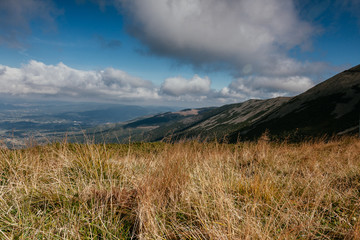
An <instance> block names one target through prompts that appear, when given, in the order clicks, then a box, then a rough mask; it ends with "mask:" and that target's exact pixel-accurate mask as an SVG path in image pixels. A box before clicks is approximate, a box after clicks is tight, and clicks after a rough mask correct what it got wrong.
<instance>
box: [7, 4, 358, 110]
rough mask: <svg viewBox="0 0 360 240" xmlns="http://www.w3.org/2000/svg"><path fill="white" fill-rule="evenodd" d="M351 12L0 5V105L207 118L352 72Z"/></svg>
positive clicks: (313, 7)
mask: <svg viewBox="0 0 360 240" xmlns="http://www.w3.org/2000/svg"><path fill="white" fill-rule="evenodd" d="M358 12H360V2H359V1H358V0H343V1H338V0H333V1H330V0H321V1H320V0H317V1H310V0H303V1H301V0H192V1H190V0H147V1H143V0H131V1H130V0H73V1H70V0H12V1H6V0H0V84H1V86H2V87H1V89H0V94H1V96H2V97H12V98H19V99H27V98H36V99H40V100H44V101H46V100H48V99H52V100H71V101H93V102H102V101H107V102H117V103H123V104H138V105H174V106H175V105H176V106H184V107H185V106H186V107H192V106H209V105H223V104H226V103H233V102H241V101H245V100H247V99H250V98H270V97H277V96H294V95H296V94H298V93H301V92H303V91H305V90H307V89H309V88H310V87H312V86H314V85H315V84H317V83H319V82H321V81H323V80H325V79H326V78H328V77H330V76H332V75H333V74H335V73H337V72H339V71H342V70H344V69H347V68H349V67H352V66H355V65H358V64H360V61H359V56H360V48H359V47H358V45H359V42H360V15H359V14H358Z"/></svg>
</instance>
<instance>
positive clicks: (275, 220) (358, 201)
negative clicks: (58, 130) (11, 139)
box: [0, 138, 360, 239]
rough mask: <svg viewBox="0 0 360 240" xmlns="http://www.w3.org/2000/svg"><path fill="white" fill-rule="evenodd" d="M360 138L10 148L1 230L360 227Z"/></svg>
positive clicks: (164, 232)
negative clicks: (305, 141) (283, 141)
mask: <svg viewBox="0 0 360 240" xmlns="http://www.w3.org/2000/svg"><path fill="white" fill-rule="evenodd" d="M359 208H360V140H358V139H355V138H344V139H341V140H334V141H330V142H327V143H324V142H312V143H310V142H307V143H302V144H296V145H294V144H287V143H269V142H266V141H260V142H249V143H239V144H237V145H226V144H217V143H203V144H201V143H196V142H190V143H176V144H165V143H156V144H145V143H144V144H131V145H93V144H87V145H80V144H65V143H63V144H53V145H49V146H41V147H33V148H28V149H25V150H8V149H1V150H0V239H131V238H133V239H356V238H357V239H360V209H359Z"/></svg>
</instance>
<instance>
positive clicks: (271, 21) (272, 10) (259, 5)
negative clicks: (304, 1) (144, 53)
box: [119, 0, 314, 74]
mask: <svg viewBox="0 0 360 240" xmlns="http://www.w3.org/2000/svg"><path fill="white" fill-rule="evenodd" d="M119 1H120V2H121V3H122V7H123V9H125V11H127V12H128V15H129V17H130V18H131V19H132V21H129V22H128V29H129V31H130V33H132V34H133V35H134V36H135V37H137V38H139V39H140V40H141V41H142V42H143V43H144V44H145V45H146V46H147V47H148V48H149V51H150V52H151V53H155V54H158V55H162V56H167V57H172V58H175V59H177V60H179V61H185V62H190V63H192V64H194V65H200V66H201V65H207V64H216V63H226V64H228V65H231V66H232V67H233V68H234V69H236V71H238V72H240V73H241V74H244V73H243V72H241V70H242V69H243V68H244V67H245V66H249V65H250V66H251V71H247V72H246V73H245V74H251V73H253V72H261V71H266V70H268V68H269V65H270V64H269V63H271V62H273V61H274V59H278V58H283V59H288V57H287V51H288V50H289V49H292V48H293V47H295V46H303V45H304V44H308V41H309V38H310V36H311V34H312V33H313V30H314V29H313V28H312V26H311V25H310V24H309V23H307V22H305V21H302V20H301V19H300V18H299V17H298V14H297V11H296V9H295V6H294V4H293V1H285V0H221V1H220V0H192V1H188V0H147V1H143V0H119ZM293 61H295V60H293ZM249 69H250V68H245V70H249Z"/></svg>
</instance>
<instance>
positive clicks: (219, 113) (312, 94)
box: [87, 65, 360, 142]
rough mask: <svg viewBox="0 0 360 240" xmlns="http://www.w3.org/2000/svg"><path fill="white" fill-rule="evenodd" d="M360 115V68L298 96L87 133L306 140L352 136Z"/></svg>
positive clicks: (108, 137)
mask: <svg viewBox="0 0 360 240" xmlns="http://www.w3.org/2000/svg"><path fill="white" fill-rule="evenodd" d="M359 114H360V65H359V66H357V67H354V68H351V69H349V70H346V71H344V72H342V73H339V74H337V75H335V76H334V77H332V78H330V79H328V80H326V81H324V82H322V83H320V84H318V85H316V86H315V87H313V88H311V89H309V90H308V91H306V92H304V93H302V94H299V95H298V96H295V97H292V98H287V97H278V98H273V99H267V100H259V99H251V100H248V101H246V102H242V103H236V104H229V105H224V106H221V107H212V108H199V109H185V110H182V111H178V112H166V113H161V114H157V115H150V116H144V117H141V118H137V119H134V120H131V121H128V122H125V123H119V124H110V125H103V126H100V127H96V128H93V129H90V130H88V131H87V134H88V135H91V136H92V138H93V139H95V141H96V142H104V141H105V142H128V141H129V139H131V140H132V141H160V140H165V141H177V140H183V139H187V140H191V139H198V140H201V141H204V140H209V141H211V140H215V139H217V140H221V141H222V140H225V141H230V142H236V141H238V140H248V139H256V138H258V137H260V136H261V135H262V134H263V133H264V132H269V133H270V135H271V136H272V137H273V138H277V139H279V138H280V139H284V138H286V139H288V140H303V139H306V138H312V137H318V136H324V135H327V136H333V135H343V134H354V133H356V132H357V131H358V126H359Z"/></svg>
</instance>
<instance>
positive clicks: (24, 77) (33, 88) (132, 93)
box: [0, 60, 159, 101]
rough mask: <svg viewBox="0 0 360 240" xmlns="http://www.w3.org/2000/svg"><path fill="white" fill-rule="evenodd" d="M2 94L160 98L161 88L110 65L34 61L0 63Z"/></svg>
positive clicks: (80, 97)
mask: <svg viewBox="0 0 360 240" xmlns="http://www.w3.org/2000/svg"><path fill="white" fill-rule="evenodd" d="M0 85H1V88H0V93H3V94H9V95H16V96H33V95H37V96H38V95H40V96H53V97H61V98H68V97H72V98H76V99H87V100H89V99H91V100H100V101H101V100H124V101H131V100H141V101H145V100H147V99H150V100H154V99H158V98H159V95H158V90H157V89H156V88H155V87H154V86H153V84H152V83H151V82H149V81H145V80H143V79H140V78H137V77H133V76H130V75H129V74H127V73H126V72H124V71H121V70H117V69H113V68H106V69H104V70H101V71H82V70H77V69H74V68H70V67H68V66H66V65H65V64H63V63H59V64H57V65H46V64H44V63H41V62H37V61H34V60H32V61H30V62H29V63H28V64H26V65H23V66H22V67H21V68H11V67H8V66H2V65H0Z"/></svg>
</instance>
